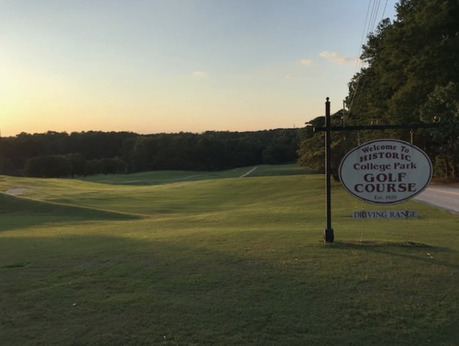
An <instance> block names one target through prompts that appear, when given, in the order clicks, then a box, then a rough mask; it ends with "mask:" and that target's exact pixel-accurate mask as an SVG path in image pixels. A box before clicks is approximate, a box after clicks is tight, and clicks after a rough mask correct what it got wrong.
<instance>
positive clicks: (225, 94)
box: [0, 0, 396, 136]
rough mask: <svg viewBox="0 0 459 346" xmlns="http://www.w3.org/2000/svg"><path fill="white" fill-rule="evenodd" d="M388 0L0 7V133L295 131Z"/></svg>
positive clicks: (352, 64)
mask: <svg viewBox="0 0 459 346" xmlns="http://www.w3.org/2000/svg"><path fill="white" fill-rule="evenodd" d="M395 3H396V1H395V0H389V1H387V2H386V1H370V0H367V1H363V0H358V1H356V0H352V1H342V0H324V1H317V0H282V1H281V0H0V131H1V135H2V136H14V135H16V134H18V133H20V132H28V133H41V132H46V131H66V132H68V133H70V132H73V131H89V130H101V131H133V132H137V133H160V132H180V131H184V132H202V131H206V130H218V131H220V130H223V131H226V130H229V131H246V130H263V129H273V128H290V127H302V126H304V123H305V122H306V121H308V120H310V119H312V118H315V117H317V116H320V115H323V113H324V102H325V98H326V97H327V96H328V97H330V99H331V102H332V107H331V109H332V112H334V111H337V110H338V109H340V108H341V107H342V102H343V99H344V98H345V97H346V96H347V92H348V89H347V83H348V82H349V81H350V79H351V78H352V76H353V75H354V74H355V73H356V72H358V70H359V69H360V67H361V65H360V63H359V62H358V59H357V57H358V56H359V54H360V52H361V45H362V43H365V41H366V39H365V35H366V33H367V32H368V30H369V31H373V30H374V29H375V27H376V25H377V23H378V22H379V21H380V20H381V19H382V18H386V17H390V18H393V17H394V6H395ZM369 26H371V27H369Z"/></svg>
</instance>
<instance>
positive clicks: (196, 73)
mask: <svg viewBox="0 0 459 346" xmlns="http://www.w3.org/2000/svg"><path fill="white" fill-rule="evenodd" d="M191 75H192V76H193V77H196V78H203V77H207V72H206V71H194V72H193V73H192V74H191Z"/></svg>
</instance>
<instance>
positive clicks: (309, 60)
mask: <svg viewBox="0 0 459 346" xmlns="http://www.w3.org/2000/svg"><path fill="white" fill-rule="evenodd" d="M311 64H312V60H311V59H303V60H301V65H308V66H309V65H311Z"/></svg>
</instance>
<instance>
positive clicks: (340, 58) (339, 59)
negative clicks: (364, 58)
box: [319, 50, 357, 65]
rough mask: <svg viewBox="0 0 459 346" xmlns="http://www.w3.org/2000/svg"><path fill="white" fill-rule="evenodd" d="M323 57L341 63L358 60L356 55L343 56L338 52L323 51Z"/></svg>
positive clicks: (321, 54)
mask: <svg viewBox="0 0 459 346" xmlns="http://www.w3.org/2000/svg"><path fill="white" fill-rule="evenodd" d="M319 55H320V56H321V57H322V58H324V59H327V60H330V61H333V62H334V63H337V64H339V65H343V64H346V63H348V62H354V61H356V60H357V58H356V57H349V56H342V55H340V54H339V53H336V52H329V51H326V50H325V51H323V52H321V53H320V54H319Z"/></svg>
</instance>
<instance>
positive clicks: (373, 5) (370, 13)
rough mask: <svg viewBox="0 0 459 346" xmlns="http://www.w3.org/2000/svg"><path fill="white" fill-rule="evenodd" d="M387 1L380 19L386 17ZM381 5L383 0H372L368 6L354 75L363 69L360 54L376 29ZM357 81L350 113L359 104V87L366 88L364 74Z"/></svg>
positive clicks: (349, 109) (349, 108)
mask: <svg viewBox="0 0 459 346" xmlns="http://www.w3.org/2000/svg"><path fill="white" fill-rule="evenodd" d="M387 3H388V0H386V1H385V4H384V9H383V11H382V14H381V19H380V20H383V19H384V14H385V12H386V8H387ZM380 6H381V0H373V1H371V0H370V1H369V2H368V8H367V14H366V18H365V24H364V28H363V32H362V37H361V41H360V47H359V54H358V56H359V59H358V61H357V62H356V69H355V72H354V75H355V74H356V73H357V72H358V71H361V70H362V67H363V61H362V60H361V59H360V56H361V55H362V49H363V41H364V39H366V38H368V36H369V34H370V32H373V31H374V29H375V26H376V24H377V23H376V20H377V18H378V12H379V8H380ZM356 83H357V84H356V86H355V91H354V95H353V97H352V99H351V100H350V104H349V107H348V111H349V113H350V111H351V109H352V108H353V106H354V104H358V100H359V96H360V94H359V92H358V91H359V89H360V90H362V89H363V88H364V86H365V78H364V76H362V77H361V78H359V79H357V80H356Z"/></svg>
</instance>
